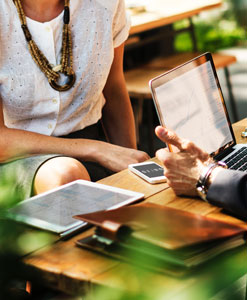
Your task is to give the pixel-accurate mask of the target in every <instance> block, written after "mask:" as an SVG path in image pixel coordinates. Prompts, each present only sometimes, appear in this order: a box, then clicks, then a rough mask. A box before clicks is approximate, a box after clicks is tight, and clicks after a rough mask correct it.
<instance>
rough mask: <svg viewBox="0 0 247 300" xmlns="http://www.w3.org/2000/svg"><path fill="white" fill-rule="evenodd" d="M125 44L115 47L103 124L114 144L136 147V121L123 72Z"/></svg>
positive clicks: (106, 88)
mask: <svg viewBox="0 0 247 300" xmlns="http://www.w3.org/2000/svg"><path fill="white" fill-rule="evenodd" d="M123 53H124V44H122V45H121V46H119V47H117V48H115V51H114V60H113V63H112V67H111V70H110V73H109V76H108V79H107V82H106V85H105V88H104V91H103V93H104V96H105V98H106V104H105V106H104V108H103V116H102V120H103V126H104V129H105V132H106V135H107V137H108V139H109V141H110V142H111V143H113V144H117V145H121V146H124V147H129V148H136V134H135V122H134V116H133V111H132V106H131V102H130V98H129V95H128V91H127V88H126V84H125V78H124V72H123Z"/></svg>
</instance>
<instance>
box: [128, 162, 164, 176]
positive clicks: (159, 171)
mask: <svg viewBox="0 0 247 300" xmlns="http://www.w3.org/2000/svg"><path fill="white" fill-rule="evenodd" d="M133 168H135V169H136V170H138V171H139V172H141V173H142V174H144V175H146V176H148V177H149V178H154V177H159V176H163V175H164V169H163V168H162V167H161V166H159V165H157V164H155V163H152V164H143V165H139V166H133Z"/></svg>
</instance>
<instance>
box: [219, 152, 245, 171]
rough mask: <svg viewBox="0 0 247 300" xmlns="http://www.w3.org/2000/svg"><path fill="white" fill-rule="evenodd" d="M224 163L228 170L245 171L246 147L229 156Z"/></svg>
mask: <svg viewBox="0 0 247 300" xmlns="http://www.w3.org/2000/svg"><path fill="white" fill-rule="evenodd" d="M224 162H225V163H226V164H227V166H228V168H229V169H232V170H240V171H246V170H247V147H243V148H241V149H239V150H238V151H237V152H235V153H234V154H233V155H231V156H229V157H228V158H227V159H226V160H224Z"/></svg>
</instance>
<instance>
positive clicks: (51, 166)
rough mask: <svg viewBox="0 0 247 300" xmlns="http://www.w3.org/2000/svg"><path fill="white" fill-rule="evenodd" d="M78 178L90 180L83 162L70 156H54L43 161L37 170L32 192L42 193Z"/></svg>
mask: <svg viewBox="0 0 247 300" xmlns="http://www.w3.org/2000/svg"><path fill="white" fill-rule="evenodd" d="M78 179H84V180H90V176H89V174H88V172H87V169H86V168H85V167H84V166H83V164H81V163H80V162H79V161H78V160H76V159H74V158H71V157H55V158H52V159H50V160H48V161H47V162H45V163H44V164H43V165H42V166H41V167H40V168H39V170H38V171H37V173H36V176H35V178H34V193H35V194H40V193H44V192H46V191H49V190H51V189H53V188H56V187H58V186H61V185H63V184H66V183H69V182H72V181H74V180H78Z"/></svg>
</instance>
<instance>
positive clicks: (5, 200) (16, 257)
mask: <svg viewBox="0 0 247 300" xmlns="http://www.w3.org/2000/svg"><path fill="white" fill-rule="evenodd" d="M16 176H17V175H16V174H14V173H11V174H10V173H4V172H1V177H0V299H8V300H9V299H22V296H21V294H19V292H20V291H18V292H17V291H15V292H14V293H13V292H12V290H13V288H14V287H15V286H16V281H19V280H23V282H25V280H26V279H27V273H26V270H24V266H23V264H22V263H21V260H20V258H21V257H22V256H23V255H25V254H27V253H29V252H31V251H33V250H35V249H38V248H40V247H41V246H43V245H44V244H47V243H49V241H50V236H48V235H47V234H46V233H44V232H41V231H35V230H31V229H30V228H27V227H25V226H24V225H21V224H18V223H16V222H14V221H11V220H8V219H6V217H5V212H6V210H7V209H8V208H9V207H11V206H13V205H14V204H16V203H18V202H19V201H21V200H22V199H23V191H22V189H21V188H20V187H16Z"/></svg>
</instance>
